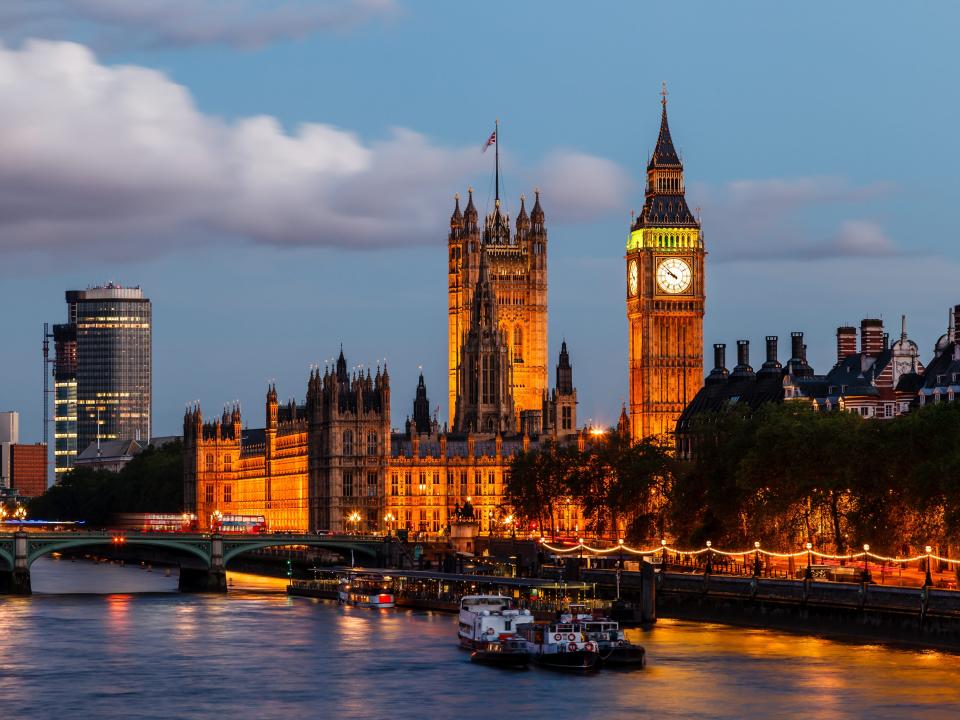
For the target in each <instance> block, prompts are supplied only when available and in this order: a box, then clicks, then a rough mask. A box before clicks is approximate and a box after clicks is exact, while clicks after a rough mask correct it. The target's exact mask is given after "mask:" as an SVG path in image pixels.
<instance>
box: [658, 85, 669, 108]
mask: <svg viewBox="0 0 960 720" xmlns="http://www.w3.org/2000/svg"><path fill="white" fill-rule="evenodd" d="M660 98H661V99H660V102H661V103H663V106H664V107H666V106H667V81H666V80H664V81H663V83H662V85H661V88H660Z"/></svg>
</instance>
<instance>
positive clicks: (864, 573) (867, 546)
mask: <svg viewBox="0 0 960 720" xmlns="http://www.w3.org/2000/svg"><path fill="white" fill-rule="evenodd" d="M868 552H870V546H869V545H868V544H867V543H864V544H863V581H864V582H866V581H867V577H868V576H867V553H868Z"/></svg>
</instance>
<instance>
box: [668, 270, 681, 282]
mask: <svg viewBox="0 0 960 720" xmlns="http://www.w3.org/2000/svg"><path fill="white" fill-rule="evenodd" d="M667 272H668V273H670V277H672V278H673V279H674V280H679V279H680V278H678V277H677V276H676V275H674V274H673V271H672V270H670V268H667Z"/></svg>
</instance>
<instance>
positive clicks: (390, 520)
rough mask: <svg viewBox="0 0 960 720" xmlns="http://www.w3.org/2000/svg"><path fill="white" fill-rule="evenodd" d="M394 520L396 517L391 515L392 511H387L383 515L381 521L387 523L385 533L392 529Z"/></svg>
mask: <svg viewBox="0 0 960 720" xmlns="http://www.w3.org/2000/svg"><path fill="white" fill-rule="evenodd" d="M394 520H396V518H395V517H394V516H393V513H391V512H388V513H387V514H386V515H384V516H383V521H384V522H385V523H386V524H387V535H389V534H390V531H391V530H392V529H393V521H394Z"/></svg>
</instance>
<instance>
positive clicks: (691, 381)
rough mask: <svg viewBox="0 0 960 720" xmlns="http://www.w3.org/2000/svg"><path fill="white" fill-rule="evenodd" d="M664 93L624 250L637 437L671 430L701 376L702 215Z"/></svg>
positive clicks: (632, 426) (632, 405) (632, 413)
mask: <svg viewBox="0 0 960 720" xmlns="http://www.w3.org/2000/svg"><path fill="white" fill-rule="evenodd" d="M660 94H661V100H660V104H661V106H662V110H661V116H660V134H659V135H658V136H657V144H656V146H655V147H654V150H653V154H652V155H651V157H650V162H649V163H648V164H647V186H646V193H645V202H644V206H643V210H642V211H641V212H640V214H639V216H637V217H636V219H635V220H634V221H633V223H632V225H631V227H630V234H629V237H628V239H627V251H626V258H625V259H626V265H627V267H626V270H627V320H628V321H629V326H630V330H629V331H630V338H629V341H630V342H629V346H630V434H631V437H632V438H633V439H634V440H640V439H642V438H645V437H650V436H661V435H665V434H670V433H673V431H674V426H675V425H676V421H677V418H678V417H679V416H680V413H681V412H683V409H684V407H686V405H687V403H688V402H689V401H690V400H691V399H692V398H693V396H694V395H695V394H696V392H697V390H698V389H699V388H700V385H701V384H702V382H703V313H704V301H705V296H704V257H705V255H706V252H705V250H704V246H703V236H702V233H701V231H700V223H699V221H698V220H697V219H696V218H695V217H694V216H693V214H692V213H691V212H690V208H689V207H688V206H687V200H686V197H685V186H684V176H683V163H682V162H681V161H680V156H679V154H678V153H677V151H676V148H675V147H674V145H673V138H672V137H671V136H670V126H669V124H668V122H667V88H666V83H664V85H663V90H662V91H661V93H660Z"/></svg>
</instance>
